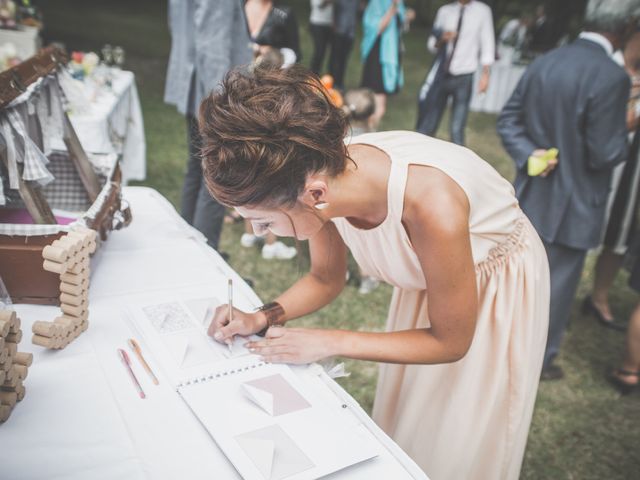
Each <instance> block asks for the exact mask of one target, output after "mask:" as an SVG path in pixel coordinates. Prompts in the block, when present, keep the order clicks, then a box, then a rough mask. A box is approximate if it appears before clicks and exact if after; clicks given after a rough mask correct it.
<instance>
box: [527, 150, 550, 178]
mask: <svg viewBox="0 0 640 480" xmlns="http://www.w3.org/2000/svg"><path fill="white" fill-rule="evenodd" d="M557 156H558V149H557V148H550V149H549V150H547V151H546V152H545V153H544V155H541V156H539V157H534V156H533V155H531V156H530V157H529V160H528V162H527V173H528V174H529V175H530V176H531V177H536V176H538V175H540V174H541V173H542V172H544V171H545V170H546V169H547V166H548V165H549V161H550V160H552V159H554V158H556V157H557Z"/></svg>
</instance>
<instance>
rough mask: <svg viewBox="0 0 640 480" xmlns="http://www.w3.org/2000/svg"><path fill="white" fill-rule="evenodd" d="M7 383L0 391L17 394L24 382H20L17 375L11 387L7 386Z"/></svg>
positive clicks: (0, 387)
mask: <svg viewBox="0 0 640 480" xmlns="http://www.w3.org/2000/svg"><path fill="white" fill-rule="evenodd" d="M6 383H7V382H6V381H5V383H3V384H2V386H0V391H2V392H15V391H16V390H18V389H19V388H20V387H22V380H20V378H19V377H18V376H17V375H16V376H15V377H14V378H13V381H12V385H11V386H7V385H6Z"/></svg>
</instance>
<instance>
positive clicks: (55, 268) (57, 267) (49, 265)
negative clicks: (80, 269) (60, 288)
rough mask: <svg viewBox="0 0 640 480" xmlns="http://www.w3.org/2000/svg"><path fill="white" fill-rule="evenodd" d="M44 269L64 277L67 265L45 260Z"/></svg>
mask: <svg viewBox="0 0 640 480" xmlns="http://www.w3.org/2000/svg"><path fill="white" fill-rule="evenodd" d="M42 268H44V269H45V270H46V271H47V272H51V273H57V274H58V275H62V274H63V273H65V272H66V271H67V264H66V263H57V262H52V261H51V260H45V261H44V262H42Z"/></svg>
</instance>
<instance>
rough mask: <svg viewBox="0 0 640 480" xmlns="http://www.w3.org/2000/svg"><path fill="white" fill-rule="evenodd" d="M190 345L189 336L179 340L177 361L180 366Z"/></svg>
mask: <svg viewBox="0 0 640 480" xmlns="http://www.w3.org/2000/svg"><path fill="white" fill-rule="evenodd" d="M190 347H191V345H190V342H189V338H184V339H182V340H181V341H180V343H179V345H178V363H179V364H180V366H183V365H184V364H185V363H186V361H187V356H188V355H189V350H190Z"/></svg>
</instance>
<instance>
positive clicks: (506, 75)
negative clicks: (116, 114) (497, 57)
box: [470, 64, 527, 113]
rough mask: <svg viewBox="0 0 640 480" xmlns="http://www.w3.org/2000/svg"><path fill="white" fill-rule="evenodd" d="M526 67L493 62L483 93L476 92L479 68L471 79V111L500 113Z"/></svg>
mask: <svg viewBox="0 0 640 480" xmlns="http://www.w3.org/2000/svg"><path fill="white" fill-rule="evenodd" d="M526 69H527V67H526V66H525V65H513V64H495V65H493V66H492V67H491V79H490V80H489V88H488V89H487V91H486V92H485V93H484V94H479V93H478V81H479V79H480V74H481V70H479V71H477V72H476V74H475V76H474V79H473V94H472V96H471V106H470V109H471V111H472V112H485V113H500V112H501V111H502V108H503V107H504V105H505V104H506V103H507V101H508V100H509V98H510V97H511V94H512V93H513V91H514V90H515V89H516V86H517V85H518V82H519V81H520V77H522V75H523V74H524V72H525V70H526Z"/></svg>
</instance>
